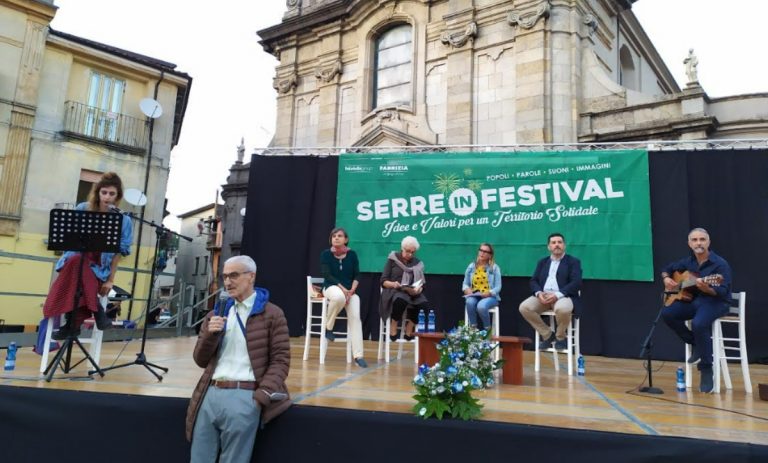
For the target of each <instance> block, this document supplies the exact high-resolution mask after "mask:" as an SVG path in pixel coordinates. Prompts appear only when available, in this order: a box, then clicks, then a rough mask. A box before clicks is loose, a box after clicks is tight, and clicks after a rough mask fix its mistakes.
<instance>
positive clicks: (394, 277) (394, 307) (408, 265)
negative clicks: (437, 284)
mask: <svg viewBox="0 0 768 463" xmlns="http://www.w3.org/2000/svg"><path fill="white" fill-rule="evenodd" d="M418 250H419V242H418V240H416V238H414V237H413V236H406V237H405V238H403V241H402V242H401V243H400V252H395V251H392V252H390V253H389V256H388V257H387V263H386V264H385V265H384V271H383V272H382V273H381V288H382V290H381V300H380V303H379V316H380V317H381V319H382V320H383V321H385V322H386V321H387V318H391V320H390V323H391V324H390V333H392V334H390V339H391V340H392V341H395V340H396V339H397V334H396V333H397V321H398V320H400V319H402V318H404V319H405V323H404V326H405V333H404V334H403V336H404V337H405V339H406V340H408V341H410V340H411V339H413V332H414V328H415V327H416V321H417V317H418V311H419V309H424V310H426V309H427V303H428V302H429V301H427V298H426V296H424V294H422V292H423V291H424V283H426V278H425V277H424V263H423V262H422V261H420V260H419V259H418V258H417V257H416V251H418ZM414 283H416V284H414ZM408 309H411V310H408Z"/></svg>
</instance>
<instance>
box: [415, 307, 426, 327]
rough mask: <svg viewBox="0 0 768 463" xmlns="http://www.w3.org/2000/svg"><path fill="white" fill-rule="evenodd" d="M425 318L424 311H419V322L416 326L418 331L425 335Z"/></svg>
mask: <svg viewBox="0 0 768 463" xmlns="http://www.w3.org/2000/svg"><path fill="white" fill-rule="evenodd" d="M425 318H426V317H425V316H424V309H421V310H419V322H418V323H417V324H416V331H418V332H419V333H423V332H425V331H426V326H425V324H426V320H425Z"/></svg>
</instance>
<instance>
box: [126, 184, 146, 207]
mask: <svg viewBox="0 0 768 463" xmlns="http://www.w3.org/2000/svg"><path fill="white" fill-rule="evenodd" d="M123 198H124V199H125V201H126V202H127V203H128V204H131V205H134V206H143V205H145V204H147V197H146V195H144V193H142V192H141V191H139V190H137V189H136V188H128V189H127V190H125V192H124V193H123Z"/></svg>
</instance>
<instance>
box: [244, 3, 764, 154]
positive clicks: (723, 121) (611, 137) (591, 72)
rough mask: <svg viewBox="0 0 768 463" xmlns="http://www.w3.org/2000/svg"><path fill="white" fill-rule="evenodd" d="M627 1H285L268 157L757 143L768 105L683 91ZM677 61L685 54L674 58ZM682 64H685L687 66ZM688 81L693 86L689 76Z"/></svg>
mask: <svg viewBox="0 0 768 463" xmlns="http://www.w3.org/2000/svg"><path fill="white" fill-rule="evenodd" d="M633 3H634V0H568V1H566V0H508V1H498V0H411V1H402V0H400V1H398V0H376V1H373V0H287V2H286V5H287V6H286V7H287V11H286V13H285V15H284V18H283V21H282V22H281V23H280V24H278V25H276V26H273V27H270V28H267V29H264V30H261V31H259V36H260V37H261V38H262V40H261V44H262V46H263V48H264V50H265V51H267V52H269V53H271V54H273V55H274V56H275V57H277V58H278V59H279V65H278V66H277V69H276V75H275V79H274V88H275V90H276V92H277V124H276V127H277V129H276V133H275V136H274V139H273V140H272V143H271V145H272V146H274V147H294V148H299V147H355V146H377V145H389V146H428V145H492V146H504V145H524V144H550V143H552V144H560V143H576V142H599V141H630V140H633V141H637V140H654V139H655V140H690V139H698V140H701V139H707V138H755V137H762V136H765V134H766V133H768V127H766V120H768V114H764V113H763V114H761V113H760V112H759V111H760V110H759V108H760V107H763V108H764V107H766V103H768V95H765V94H760V95H745V96H739V97H730V98H720V99H710V98H709V97H708V96H707V95H706V93H705V92H704V90H703V89H702V88H701V87H700V86H699V85H698V82H697V81H696V80H697V79H696V78H695V68H694V67H693V66H690V67H691V69H692V71H693V76H691V73H689V80H690V82H689V83H688V85H687V86H686V87H685V88H683V89H681V88H680V87H679V86H678V84H677V83H676V82H675V80H674V79H673V77H672V75H671V73H670V72H669V69H668V68H667V66H666V65H665V63H664V62H663V61H662V59H661V57H660V56H659V54H658V52H657V51H656V49H655V48H654V46H653V44H652V42H651V40H650V39H649V37H648V36H647V35H646V34H645V32H644V31H643V28H642V27H641V25H640V24H639V22H638V21H637V19H636V17H635V16H634V14H633V12H632V9H631V8H632V4H633ZM681 58H682V57H681ZM681 65H682V64H681ZM690 77H693V78H692V79H691V78H690Z"/></svg>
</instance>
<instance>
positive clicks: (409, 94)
mask: <svg viewBox="0 0 768 463" xmlns="http://www.w3.org/2000/svg"><path fill="white" fill-rule="evenodd" d="M412 31H413V28H412V27H411V26H410V25H408V24H402V25H399V26H395V27H393V28H391V29H388V30H387V31H386V32H384V33H383V34H381V35H380V36H378V38H377V39H376V55H375V59H376V62H375V63H374V69H375V70H376V73H375V78H374V89H375V92H374V94H373V108H379V107H382V106H400V105H404V106H411V99H412V98H413V90H412V85H411V82H412V80H413V65H412V60H413V40H412V35H413V32H412Z"/></svg>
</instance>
